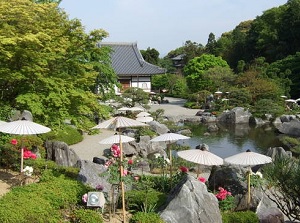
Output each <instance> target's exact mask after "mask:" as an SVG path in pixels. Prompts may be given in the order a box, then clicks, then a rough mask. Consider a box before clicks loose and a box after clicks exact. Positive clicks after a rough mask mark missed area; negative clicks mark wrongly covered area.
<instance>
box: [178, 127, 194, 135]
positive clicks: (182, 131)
mask: <svg viewBox="0 0 300 223" xmlns="http://www.w3.org/2000/svg"><path fill="white" fill-rule="evenodd" d="M177 134H181V135H185V136H190V135H192V131H191V130H190V129H183V130H180V131H178V132H177Z"/></svg>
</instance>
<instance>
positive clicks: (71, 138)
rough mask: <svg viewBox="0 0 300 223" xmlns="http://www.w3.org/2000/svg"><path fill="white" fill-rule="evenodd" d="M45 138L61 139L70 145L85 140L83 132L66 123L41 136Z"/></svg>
mask: <svg viewBox="0 0 300 223" xmlns="http://www.w3.org/2000/svg"><path fill="white" fill-rule="evenodd" d="M41 137H42V138H43V139H44V140H46V139H47V140H52V141H61V142H65V143H67V144H68V145H73V144H76V143H79V142H81V141H82V140H83V136H82V134H81V133H80V132H79V131H78V130H77V129H75V128H74V127H72V126H70V125H65V126H63V127H62V128H61V129H59V130H55V131H51V132H49V133H46V134H43V135H42V136H41Z"/></svg>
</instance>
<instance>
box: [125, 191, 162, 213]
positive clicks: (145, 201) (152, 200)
mask: <svg viewBox="0 0 300 223" xmlns="http://www.w3.org/2000/svg"><path fill="white" fill-rule="evenodd" d="M125 201H126V203H127V205H126V206H127V209H129V210H131V211H144V212H145V210H146V211H149V210H151V211H155V210H157V208H159V207H160V206H161V205H162V204H163V203H164V202H165V201H166V194H164V193H162V192H158V191H155V190H153V189H146V190H131V191H126V193H125Z"/></svg>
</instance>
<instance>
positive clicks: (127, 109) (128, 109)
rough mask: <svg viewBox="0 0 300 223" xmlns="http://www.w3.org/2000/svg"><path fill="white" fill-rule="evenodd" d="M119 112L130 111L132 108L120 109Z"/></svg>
mask: <svg viewBox="0 0 300 223" xmlns="http://www.w3.org/2000/svg"><path fill="white" fill-rule="evenodd" d="M118 111H130V108H129V107H122V108H119V109H118Z"/></svg>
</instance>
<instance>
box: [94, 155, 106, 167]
mask: <svg viewBox="0 0 300 223" xmlns="http://www.w3.org/2000/svg"><path fill="white" fill-rule="evenodd" d="M105 162H106V161H105V159H102V158H99V157H93V163H97V164H101V165H104V164H105Z"/></svg>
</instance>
